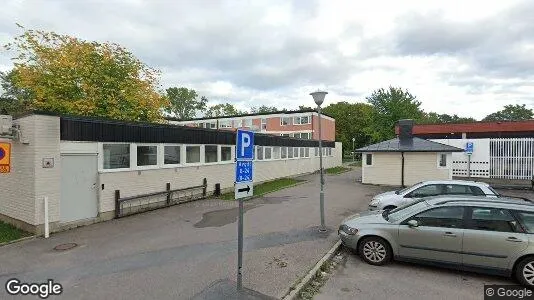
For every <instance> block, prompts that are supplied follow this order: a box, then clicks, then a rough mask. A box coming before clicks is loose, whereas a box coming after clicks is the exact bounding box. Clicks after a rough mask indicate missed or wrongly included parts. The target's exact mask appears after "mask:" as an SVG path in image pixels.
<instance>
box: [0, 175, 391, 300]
mask: <svg viewBox="0 0 534 300" xmlns="http://www.w3.org/2000/svg"><path fill="white" fill-rule="evenodd" d="M357 176H358V171H357V170H356V171H352V172H347V173H344V174H340V175H333V176H327V177H326V199H325V202H326V205H325V207H326V224H327V226H328V227H329V228H330V231H329V232H328V233H327V234H319V233H318V230H317V229H318V228H317V225H318V223H319V184H318V181H319V180H318V175H317V174H313V175H309V176H305V178H306V179H308V180H309V181H308V182H306V183H304V184H300V185H298V186H295V187H292V188H288V189H284V190H280V191H277V192H274V193H271V194H268V195H266V196H265V197H260V198H257V199H253V200H251V201H247V202H246V203H245V210H246V213H245V219H244V234H245V245H244V250H245V251H244V267H243V285H244V286H245V287H247V288H249V289H252V290H254V291H257V292H259V293H261V294H264V295H267V296H271V297H276V298H280V297H282V296H283V295H284V294H285V293H286V292H287V291H288V290H289V288H290V287H291V286H292V285H293V284H294V283H295V282H296V281H297V280H298V279H300V278H302V277H303V276H305V274H306V273H307V272H308V271H309V270H310V268H311V267H312V266H313V265H314V264H315V263H316V262H317V261H318V260H319V259H320V258H321V257H322V256H323V255H324V254H325V253H326V252H327V251H328V249H330V247H332V245H334V244H335V243H336V242H337V234H336V232H335V229H336V228H337V226H338V225H339V223H340V222H341V221H342V220H343V218H345V217H347V216H349V215H351V214H353V213H356V212H359V211H362V210H365V209H366V208H367V204H368V203H369V201H370V200H371V197H372V196H373V195H375V194H377V193H379V192H382V191H384V190H386V189H388V188H385V187H376V186H364V185H361V184H357V183H356V177H357ZM236 223H237V203H236V202H235V201H222V200H215V199H206V200H200V201H196V202H191V203H188V204H183V205H176V206H173V207H170V208H165V209H159V210H155V211H151V212H147V213H143V214H139V215H135V216H131V217H126V218H122V219H118V220H112V221H109V222H103V223H99V224H94V225H90V226H86V227H80V228H76V229H73V230H69V231H65V232H60V233H56V234H53V235H51V236H50V238H49V239H42V238H38V239H35V240H29V241H24V242H20V243H15V244H11V245H7V246H3V247H1V248H0V299H11V298H10V297H8V295H7V294H6V291H5V289H4V284H5V282H6V281H7V280H8V279H9V278H13V277H15V278H19V279H21V280H22V281H23V282H43V281H46V279H47V278H51V279H54V281H55V282H58V283H60V284H62V285H63V287H64V293H63V294H62V295H61V296H60V297H55V298H54V299H110V298H113V299H129V300H130V299H190V298H192V297H194V296H195V295H206V294H209V293H205V291H206V289H208V288H209V287H213V286H216V287H217V285H214V283H217V282H228V281H221V280H235V278H236V265H237V262H236V260H237V259H236V258H237V255H236V252H237V242H236V238H237V225H236ZM64 243H76V244H77V247H75V248H73V249H71V250H67V251H54V250H53V248H54V247H55V246H56V245H59V244H64ZM15 299H16V298H15Z"/></svg>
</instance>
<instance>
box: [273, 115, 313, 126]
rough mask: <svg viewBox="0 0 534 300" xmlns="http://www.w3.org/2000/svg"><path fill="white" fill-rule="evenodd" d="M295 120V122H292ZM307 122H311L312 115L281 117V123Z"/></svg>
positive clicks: (295, 123) (298, 123) (283, 124)
mask: <svg viewBox="0 0 534 300" xmlns="http://www.w3.org/2000/svg"><path fill="white" fill-rule="evenodd" d="M291 121H293V122H291ZM305 124H311V117H310V116H300V117H281V118H280V125H281V126H285V125H305Z"/></svg>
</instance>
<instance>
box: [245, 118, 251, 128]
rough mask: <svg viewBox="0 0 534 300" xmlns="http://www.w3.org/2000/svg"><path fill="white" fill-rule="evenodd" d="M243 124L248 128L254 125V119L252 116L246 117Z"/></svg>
mask: <svg viewBox="0 0 534 300" xmlns="http://www.w3.org/2000/svg"><path fill="white" fill-rule="evenodd" d="M243 125H244V127H248V128H250V127H252V125H253V122H252V119H251V118H246V119H245V120H244V122H243Z"/></svg>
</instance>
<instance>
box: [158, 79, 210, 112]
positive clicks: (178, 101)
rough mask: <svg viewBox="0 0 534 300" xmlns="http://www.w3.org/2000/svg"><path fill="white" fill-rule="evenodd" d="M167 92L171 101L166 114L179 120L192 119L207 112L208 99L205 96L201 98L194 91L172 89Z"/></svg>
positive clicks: (182, 88)
mask: <svg viewBox="0 0 534 300" xmlns="http://www.w3.org/2000/svg"><path fill="white" fill-rule="evenodd" d="M165 91H166V97H167V99H168V100H169V106H167V107H166V108H165V112H167V113H168V114H170V115H172V116H174V117H177V118H178V119H191V118H194V117H196V116H197V114H198V113H200V112H204V111H205V110H206V104H207V103H208V99H207V98H206V97H204V96H202V97H200V98H199V97H198V94H197V92H196V91H195V90H193V89H188V88H185V87H179V88H178V87H171V88H168V89H166V90H165Z"/></svg>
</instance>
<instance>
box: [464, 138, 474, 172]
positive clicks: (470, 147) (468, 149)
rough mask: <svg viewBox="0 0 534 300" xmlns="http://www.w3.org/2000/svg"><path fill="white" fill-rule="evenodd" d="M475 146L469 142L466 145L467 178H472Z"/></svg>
mask: <svg viewBox="0 0 534 300" xmlns="http://www.w3.org/2000/svg"><path fill="white" fill-rule="evenodd" d="M473 149H474V144H473V142H467V143H466V144H465V153H466V154H467V177H468V178H470V177H471V155H473Z"/></svg>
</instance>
